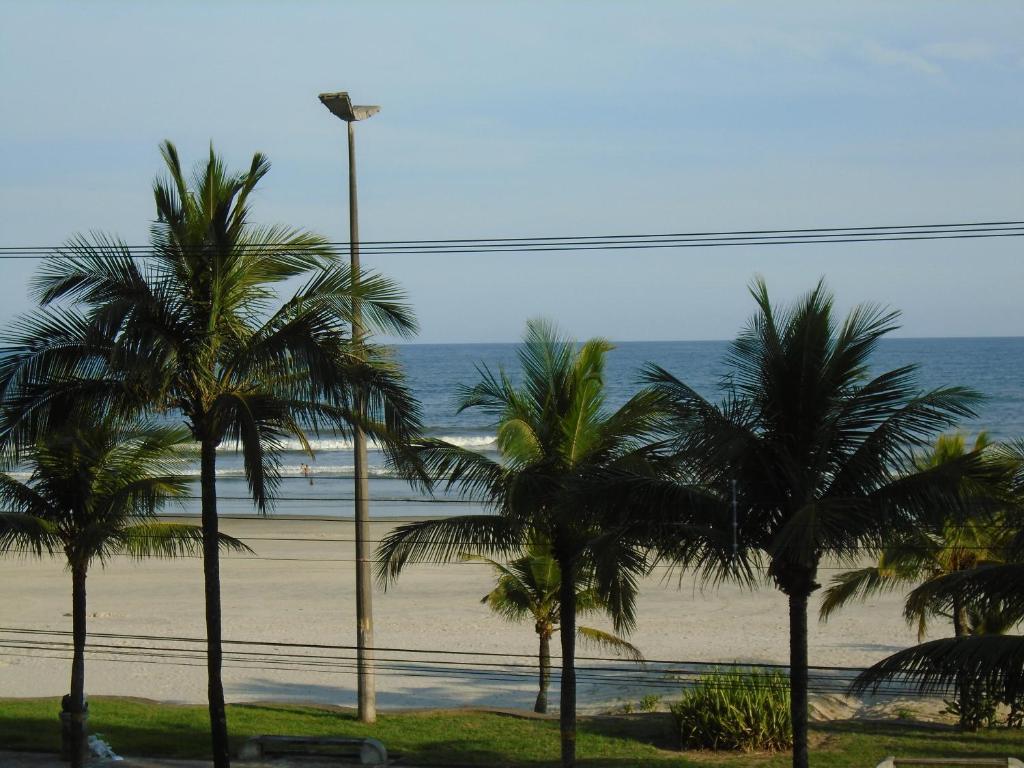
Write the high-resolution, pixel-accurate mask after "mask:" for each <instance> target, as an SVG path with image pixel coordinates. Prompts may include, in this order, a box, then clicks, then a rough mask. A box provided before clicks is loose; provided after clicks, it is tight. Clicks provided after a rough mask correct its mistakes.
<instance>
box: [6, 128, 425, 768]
mask: <svg viewBox="0 0 1024 768" xmlns="http://www.w3.org/2000/svg"><path fill="white" fill-rule="evenodd" d="M161 153H162V155H163V158H164V161H165V164H166V171H167V173H166V177H164V178H159V179H157V181H156V182H155V185H154V190H153V191H154V199H155V202H156V211H157V219H156V221H155V223H154V224H153V226H152V228H151V237H150V248H149V249H148V251H147V253H146V257H147V258H144V259H139V258H137V256H138V254H137V253H134V252H132V250H131V249H129V248H128V247H127V246H126V245H125V244H124V243H123V242H121V241H120V240H117V239H116V238H113V237H108V236H105V235H92V236H89V237H85V236H79V237H76V238H74V239H73V240H71V241H70V242H69V243H68V244H67V246H66V247H65V248H63V249H61V250H60V251H59V252H58V253H56V254H55V255H54V257H53V258H49V259H47V260H46V261H45V262H44V264H43V267H42V268H41V269H40V271H39V273H38V275H37V276H36V278H35V281H34V284H33V285H34V291H35V294H36V296H37V298H38V299H39V300H40V302H41V303H42V304H43V305H44V308H43V309H42V310H40V311H39V312H37V313H34V314H32V315H29V316H28V317H26V318H24V319H23V320H21V321H20V322H19V323H18V324H16V325H15V327H14V328H13V330H12V332H10V333H9V334H8V336H7V338H6V340H5V343H4V345H3V348H2V349H0V397H2V399H3V402H4V404H5V409H4V425H3V432H4V434H5V435H6V436H7V437H8V445H13V446H18V445H25V444H29V443H31V442H32V441H34V439H35V438H36V437H37V436H38V435H39V434H42V433H43V432H44V431H45V429H46V426H47V423H48V421H49V420H50V419H51V417H52V415H53V414H54V413H65V412H68V411H70V410H73V409H74V408H75V407H83V408H85V409H88V410H93V409H98V410H101V411H102V410H104V409H109V410H111V411H112V412H131V411H133V410H138V409H142V410H146V411H151V412H161V413H167V414H172V415H175V416H180V417H181V418H183V420H184V422H185V424H186V425H187V426H188V429H189V430H190V432H191V435H192V437H193V439H194V440H195V441H197V442H198V443H199V447H200V460H201V485H202V502H201V504H202V521H203V530H204V532H205V544H204V570H205V574H204V575H205V581H206V587H205V594H206V613H207V616H206V619H207V638H208V644H207V659H208V673H209V686H208V687H209V700H210V718H211V731H212V739H213V757H214V763H215V765H216V766H217V768H226V767H227V766H228V765H229V754H228V747H229V744H228V737H227V720H226V714H225V709H224V693H223V685H222V683H221V674H220V668H221V629H220V623H221V620H220V613H221V611H220V571H219V561H218V554H217V544H216V542H217V535H218V518H217V499H216V456H217V453H216V451H217V447H218V446H219V445H220V444H221V443H223V442H225V441H227V442H228V443H231V444H235V445H237V446H239V447H240V448H241V451H242V453H243V458H244V466H245V474H246V477H247V479H248V484H249V489H250V492H251V494H252V498H253V500H254V502H255V504H256V506H257V508H258V509H259V510H260V511H264V510H266V509H267V508H268V505H269V504H270V503H271V500H272V497H273V491H274V489H275V487H276V484H277V481H278V464H279V459H278V454H279V451H280V449H281V447H282V444H283V441H284V439H285V438H286V437H293V438H297V439H298V440H299V441H300V443H301V444H303V445H304V446H306V448H307V450H308V447H309V446H308V442H307V432H309V431H310V430H312V431H316V430H318V429H320V428H322V427H331V428H333V429H336V430H340V431H341V432H347V431H350V427H351V426H352V425H354V424H356V423H359V424H361V425H362V426H363V428H364V429H365V431H366V433H367V434H368V435H369V436H370V437H372V438H374V439H376V440H377V441H378V442H380V443H381V444H382V445H383V446H384V448H385V449H386V450H387V451H388V453H389V455H390V456H391V457H392V458H393V459H394V460H395V461H400V460H401V457H402V455H403V454H402V446H403V445H404V444H405V443H406V442H408V440H409V439H410V438H411V437H412V436H413V435H414V434H416V433H417V432H418V429H419V408H418V405H417V403H416V401H415V400H414V398H413V397H412V395H411V394H410V392H409V390H408V389H407V387H406V386H405V384H404V382H403V379H402V376H401V373H400V371H399V370H398V368H397V366H396V365H395V364H394V362H393V361H392V360H391V359H390V358H389V357H388V356H387V355H386V354H385V353H384V351H383V350H381V349H379V348H377V347H374V346H373V345H370V344H368V343H366V342H365V341H362V340H360V341H358V342H356V341H353V339H352V335H351V321H352V315H353V303H354V302H358V304H359V306H360V307H361V311H362V317H363V324H364V328H365V329H366V330H367V331H372V330H383V331H387V332H391V333H397V334H409V333H412V332H413V330H414V328H415V322H414V320H413V318H412V315H411V314H410V312H409V310H408V309H407V308H406V305H405V304H404V299H403V296H402V294H401V292H400V291H399V290H398V289H397V288H396V287H395V286H394V285H393V284H392V283H391V282H389V281H388V280H386V279H384V278H382V277H379V276H377V275H374V274H371V273H364V274H361V275H353V274H352V273H351V272H350V270H349V268H348V266H346V265H344V264H342V263H339V260H338V259H337V258H336V255H335V253H334V252H333V251H332V249H331V248H330V247H329V245H328V243H327V242H326V241H325V239H324V238H322V237H320V236H318V235H314V234H311V233H308V232H304V231H301V230H297V229H293V228H291V227H286V226H260V225H256V224H254V223H252V222H251V221H250V205H249V204H250V198H251V195H252V193H253V190H254V189H255V187H256V185H257V184H258V183H259V181H260V180H261V179H262V178H263V177H264V176H265V175H266V173H267V172H268V170H269V168H270V165H269V163H268V161H267V159H266V158H265V157H264V156H263V155H261V154H256V155H254V156H253V158H252V163H251V164H250V166H249V168H248V169H246V170H245V171H242V172H239V173H232V172H229V171H228V170H227V169H226V168H225V166H224V164H223V162H222V161H221V160H220V159H219V158H218V157H217V156H216V155H215V154H214V152H213V149H212V148H211V150H210V154H209V158H208V159H207V161H206V162H204V163H201V164H199V166H198V167H197V168H196V171H195V173H194V174H193V175H192V176H191V177H188V176H186V174H185V172H184V171H183V169H182V167H181V163H180V160H179V157H178V152H177V150H176V149H175V147H174V145H173V144H171V143H170V142H165V143H164V144H163V145H162V146H161ZM286 281H291V283H292V284H293V285H294V284H297V285H298V287H297V288H296V289H294V292H293V293H291V295H290V296H285V297H284V298H283V299H281V298H279V291H282V290H284V289H285V288H288V287H289V286H288V285H286Z"/></svg>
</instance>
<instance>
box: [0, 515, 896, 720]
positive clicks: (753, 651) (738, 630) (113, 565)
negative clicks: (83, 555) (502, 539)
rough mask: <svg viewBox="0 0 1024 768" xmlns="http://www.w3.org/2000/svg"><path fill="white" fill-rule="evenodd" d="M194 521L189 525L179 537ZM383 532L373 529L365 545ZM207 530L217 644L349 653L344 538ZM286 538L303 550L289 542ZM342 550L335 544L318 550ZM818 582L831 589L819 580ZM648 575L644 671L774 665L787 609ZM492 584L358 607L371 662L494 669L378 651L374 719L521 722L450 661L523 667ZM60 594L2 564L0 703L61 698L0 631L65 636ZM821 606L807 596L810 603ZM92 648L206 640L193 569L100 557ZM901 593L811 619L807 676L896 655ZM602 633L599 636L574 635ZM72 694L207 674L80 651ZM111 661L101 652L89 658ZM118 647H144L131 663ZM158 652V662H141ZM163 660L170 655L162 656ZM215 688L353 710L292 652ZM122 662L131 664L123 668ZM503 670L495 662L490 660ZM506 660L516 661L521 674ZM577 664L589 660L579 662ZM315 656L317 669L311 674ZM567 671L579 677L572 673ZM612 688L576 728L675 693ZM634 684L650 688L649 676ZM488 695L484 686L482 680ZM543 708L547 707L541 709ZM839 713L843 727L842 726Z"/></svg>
mask: <svg viewBox="0 0 1024 768" xmlns="http://www.w3.org/2000/svg"><path fill="white" fill-rule="evenodd" d="M193 522H195V521H193ZM390 527H391V524H386V523H374V525H373V537H374V539H379V538H381V536H382V535H384V534H385V533H386V532H387V531H388V530H389V529H390ZM222 529H223V530H224V531H225V532H227V533H229V534H232V535H234V536H238V537H241V538H243V539H245V540H246V541H247V543H248V544H249V545H250V546H251V547H252V548H253V549H255V550H256V552H257V555H258V556H259V558H263V559H255V558H252V557H246V556H241V555H227V556H225V558H224V560H223V562H222V566H221V579H222V589H223V592H222V594H223V621H224V637H225V638H226V639H228V640H264V641H272V642H285V643H287V642H291V643H318V644H328V645H347V646H350V645H352V644H354V642H355V596H354V563H353V562H352V559H353V545H352V543H351V538H352V535H353V531H352V523H351V521H323V520H299V519H284V518H270V519H247V520H225V521H223V523H222ZM288 539H315V541H294V540H291V541H290V540H288ZM331 539H343V541H331ZM824 568H825V569H823V570H822V573H821V580H822V582H823V583H827V581H828V579H830V578H831V576H832V575H833V574H834V573H836V572H837V571H836V570H832V568H834V564H832V563H825V564H824ZM665 576H666V574H665V572H664V571H663V570H659V571H658V572H657V573H656V574H655V575H654V576H653V577H651V578H649V579H647V580H646V581H645V582H644V583H643V585H642V588H641V590H640V597H639V605H638V627H637V630H636V632H635V633H634V634H633V635H632V637H631V640H632V642H633V643H634V644H635V645H637V646H638V647H639V648H640V650H641V651H642V652H643V653H644V655H645V656H646V657H647V658H648V659H664V660H696V661H705V662H734V661H738V662H751V663H782V664H784V663H786V662H787V660H788V629H787V610H786V601H785V598H784V596H783V595H781V594H780V593H779V592H778V591H776V590H775V589H773V588H771V587H770V586H767V585H766V586H764V587H762V588H761V589H759V590H757V591H747V590H742V589H740V588H738V587H735V586H732V585H724V586H721V587H718V588H717V589H708V590H704V591H702V590H701V589H700V588H699V587H697V586H695V585H694V582H693V579H692V577H689V576H684V577H683V579H682V583H681V584H680V582H679V578H678V576H677V575H676V576H671V577H669V578H667V579H666V578H665ZM492 583H493V578H492V573H491V570H490V569H489V568H488V567H486V566H481V565H477V564H455V565H451V566H437V565H424V566H412V567H410V568H409V569H408V570H407V571H406V573H405V574H403V576H402V577H401V578H400V579H399V580H398V582H397V583H395V584H394V585H393V586H391V587H390V588H389V589H388V590H387V592H383V591H381V590H380V589H379V588H378V589H377V591H376V593H375V596H374V621H375V628H374V631H375V640H376V645H377V647H378V648H414V649H429V650H438V649H443V650H447V651H467V652H474V653H480V654H499V655H498V656H479V657H474V656H468V657H463V656H442V655H433V656H431V657H429V661H430V664H429V665H428V666H427V667H424V666H423V665H417V666H415V667H412V668H410V667H403V666H402V664H401V663H400V662H399V661H396V660H401V659H406V660H408V659H411V658H417V659H419V660H420V661H422V660H423V657H418V656H413V655H409V654H404V653H399V652H396V651H383V650H382V651H379V652H378V657H379V658H380V659H381V664H382V667H384V668H382V669H380V670H379V671H378V676H377V688H378V703H379V706H381V707H384V708H387V707H446V706H505V707H531V706H532V703H533V698H534V696H535V688H534V686H535V680H534V677H533V671H532V670H531V669H530V668H529V667H528V666H524V667H510V668H506V669H505V670H504V671H505V672H506V673H507V672H509V671H511V672H513V673H517V674H518V675H519V676H518V677H513V678H511V679H509V678H507V677H501V678H499V677H498V676H497V675H495V674H494V673H493V670H488V669H487V668H486V667H472V666H458V665H449V664H446V663H444V662H450V661H460V662H466V661H470V662H472V661H480V662H485V663H494V662H496V661H497V662H508V663H512V664H524V665H529V664H531V663H532V660H531V655H532V654H535V653H536V635H535V634H534V632H533V628H532V626H531V625H530V624H528V623H523V624H509V623H507V622H505V621H503V620H501V619H500V618H498V617H497V616H495V615H493V614H492V613H491V612H490V611H489V610H488V609H487V607H486V606H484V605H481V604H480V598H481V597H482V596H483V595H484V594H485V593H486V592H487V591H488V590H489V588H490V585H491V584H492ZM70 590H71V584H70V577H69V575H68V573H67V572H66V571H65V569H64V567H63V565H62V564H61V563H60V562H59V561H56V560H42V561H39V560H26V559H15V558H10V557H8V558H6V559H2V560H0V626H2V627H3V628H4V631H3V632H0V644H2V646H3V647H0V697H6V696H17V697H20V696H57V695H60V694H62V693H65V692H66V691H67V690H68V676H69V674H70V663H69V658H70V651H69V650H67V648H66V647H56V646H52V645H49V643H51V642H52V641H53V640H57V641H59V642H62V643H66V642H68V641H69V640H70V637H69V636H68V637H62V636H46V635H35V636H33V635H26V634H15V633H11V632H8V631H7V630H8V629H10V628H21V629H35V630H39V629H43V630H59V631H65V632H69V631H70V629H71V617H70V608H71V595H70ZM819 594H820V593H819ZM88 600H89V603H88V605H89V613H90V618H89V630H90V632H92V633H114V634H127V635H155V636H173V637H177V638H202V637H203V636H204V632H205V630H204V626H205V625H204V612H203V574H202V563H201V561H200V560H198V559H179V560H147V561H143V562H135V561H130V560H127V559H124V558H116V559H114V560H113V561H112V562H109V563H108V564H107V565H106V567H105V568H103V567H100V566H99V565H96V566H95V567H94V568H93V570H92V572H91V574H90V577H89V581H88ZM901 602H902V598H901V596H900V595H899V594H896V595H886V596H883V597H879V598H873V599H871V600H870V601H868V602H866V603H858V604H856V605H852V606H850V607H849V608H847V609H845V610H843V611H841V612H839V613H838V614H837V615H835V616H834V617H833V618H832V619H831V620H830V621H829V622H828V623H827V624H821V623H819V622H818V621H817V620H816V611H817V601H816V600H812V610H813V611H814V612H815V613H814V614H812V616H811V619H810V622H809V624H810V661H811V664H812V665H822V666H825V665H829V666H832V665H834V666H863V665H867V664H870V663H872V662H875V661H878V660H879V659H881V658H883V657H884V656H886V655H888V654H890V653H892V652H894V651H896V650H899V649H901V648H904V647H906V646H908V645H912V644H914V642H915V636H914V633H913V632H912V631H911V630H909V629H908V628H907V626H906V624H905V623H904V621H903V619H902V616H901ZM585 623H588V624H591V625H593V626H599V627H605V628H607V622H606V621H603V620H601V619H600V618H597V617H593V618H588V619H586V620H585ZM90 643H91V647H92V648H93V649H94V652H93V653H90V654H89V655H88V656H87V666H86V674H87V679H86V688H87V691H88V692H89V693H90V694H92V695H100V694H105V695H122V696H139V697H145V698H150V699H156V700H161V701H171V702H203V701H204V700H205V696H206V671H205V661H204V657H203V655H202V648H203V647H202V645H201V644H189V643H183V642H173V643H172V642H168V641H158V640H132V639H116V638H101V637H99V636H98V635H94V636H93V637H92V638H91V639H90ZM101 645H102V646H113V647H106V648H101V647H100V646H101ZM131 646H147V647H148V650H142V651H139V650H138V649H132V648H131ZM156 648H161V649H164V650H153V649H156ZM168 648H170V649H171V650H166V649H168ZM226 648H227V650H228V651H232V652H237V651H244V652H245V653H246V654H250V655H233V656H231V657H230V658H229V659H227V660H226V662H225V669H224V682H225V689H226V694H227V698H228V700H229V701H236V702H240V701H253V700H278V701H306V702H320V703H328V704H340V705H352V704H354V702H355V691H354V687H355V677H354V675H353V674H352V669H351V658H352V652H351V651H346V650H311V649H304V648H268V647H252V646H227V647H226ZM268 652H269V653H273V654H280V653H293V654H317V655H319V656H320V657H321V658H318V659H315V660H312V662H313V665H311V660H309V659H306V660H302V659H292V658H290V657H282V656H274V657H268V656H267V655H266V654H267V653H268ZM126 654H135V655H126ZM506 654H508V656H506ZM511 654H524V656H523V657H521V658H520V657H515V656H511ZM580 654H581V655H599V656H605V655H607V654H605V653H599V652H595V651H593V650H590V651H588V650H587V649H586V648H584V649H581V651H580ZM324 656H331V657H333V658H329V659H328V658H323V657H324ZM581 664H582V663H581ZM611 666H614V667H616V668H617V669H620V670H622V671H621V672H620V673H618V678H619V679H616V678H609V677H608V676H607V675H605V676H603V677H602V678H601V679H595V678H589V679H587V678H586V676H585V675H582V674H581V679H580V687H579V698H580V706H581V710H583V711H598V710H606V709H609V708H614V707H615V706H617V705H619V704H621V703H622V702H626V701H632V702H635V701H637V700H638V698H639V697H640V696H642V695H643V694H644V693H653V694H656V695H668V696H671V695H674V694H675V693H676V688H675V687H667V686H665V685H664V683H661V684H660V685H659V686H653V687H652V686H651V685H646V686H645V685H643V684H641V683H640V682H639V679H638V675H637V674H636V673H633V672H629V671H628V670H630V669H632V668H631V667H630V666H629V665H628V664H626V663H624V662H617V663H615V662H613V663H612V664H611ZM647 677H648V678H650V679H656V677H657V676H654V675H648V676H647ZM496 678H498V679H496ZM552 700H553V701H557V699H556V698H555V699H552ZM818 709H819V710H820V713H824V714H832V715H836V716H839V715H849V714H854V713H855V712H854V710H853V709H850V708H849V707H847V706H846V705H845V704H844V703H843V701H842V699H841V698H837V697H825V698H824V699H823V698H821V697H819V698H818ZM847 710H849V711H847Z"/></svg>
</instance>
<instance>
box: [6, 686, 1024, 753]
mask: <svg viewBox="0 0 1024 768" xmlns="http://www.w3.org/2000/svg"><path fill="white" fill-rule="evenodd" d="M58 709H59V703H58V701H57V700H56V699H2V700H0V747H5V748H9V749H25V750H39V751H56V749H57V746H58V739H59V726H58V723H57V716H56V713H57V711H58ZM90 709H91V716H90V726H91V730H92V731H93V732H98V733H102V734H103V735H104V737H105V738H106V739H107V740H108V741H109V742H110V743H111V745H112V746H113V747H114V749H115V750H116V751H117V752H118V753H120V754H124V755H137V756H138V755H149V756H165V757H205V756H206V755H207V745H208V738H209V737H208V735H207V720H206V710H205V709H204V708H203V707H199V706H177V705H171V704H157V703H153V702H148V701H140V700H136V699H118V698H103V697H99V698H94V699H92V700H91V702H90ZM228 722H229V725H230V728H231V733H232V737H233V739H234V743H235V747H236V749H237V748H238V747H239V746H241V744H242V742H243V741H244V740H245V738H246V737H248V736H252V735H255V734H260V733H274V734H302V735H334V736H374V737H376V738H378V739H380V740H381V741H383V742H384V744H386V745H387V747H388V750H389V751H390V752H394V753H397V754H400V755H402V756H403V757H405V758H406V760H407V761H408V762H411V763H423V764H429V763H441V764H444V765H493V766H547V765H552V766H553V765H556V764H557V756H558V724H557V722H555V721H552V720H537V719H533V718H529V717H518V716H514V715H502V714H490V713H481V712H471V711H451V710H446V711H436V710H434V711H423V712H414V713H401V714H384V715H382V716H381V718H380V722H378V723H377V724H376V725H373V726H365V725H361V724H360V723H358V722H357V721H356V720H355V718H354V716H353V714H352V712H351V711H349V710H343V709H333V708H328V707H298V706H286V705H273V706H271V705H257V704H236V705H232V706H229V707H228ZM812 738H813V741H814V749H813V750H812V761H811V762H812V764H813V765H815V766H833V767H834V768H865V767H867V768H871V766H874V765H875V763H876V762H877V761H878V760H880V759H881V758H883V757H885V756H886V755H890V754H896V755H907V756H910V755H913V756H916V757H958V756H966V755H971V756H992V757H1005V756H1007V755H1013V756H1018V757H1019V756H1024V733H1022V732H1020V731H1008V730H993V731H988V732H984V733H980V734H963V733H959V732H957V731H955V730H953V729H951V728H932V727H925V726H915V725H910V724H906V723H902V722H900V723H887V724H878V723H849V722H845V723H834V724H830V725H827V726H816V727H815V729H814V732H813V735H812ZM671 742H672V736H671V719H670V718H669V717H668V716H666V715H662V714H637V715H620V716H615V717H600V718H582V720H581V723H580V735H579V755H580V757H581V763H582V764H583V765H587V766H622V767H623V768H625V766H639V765H657V766H666V767H668V766H704V765H706V766H722V767H723V768H725V767H727V766H732V765H740V764H743V765H751V764H755V765H757V766H764V767H765V768H774V767H775V766H778V767H779V768H782V766H786V765H788V764H789V759H788V756H787V755H786V754H776V755H763V754H756V755H736V754H728V755H727V754H723V753H719V754H716V753H711V752H703V753H702V752H686V753H680V752H676V751H674V750H673V749H672V743H671Z"/></svg>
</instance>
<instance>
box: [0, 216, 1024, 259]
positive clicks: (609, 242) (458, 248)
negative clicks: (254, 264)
mask: <svg viewBox="0 0 1024 768" xmlns="http://www.w3.org/2000/svg"><path fill="white" fill-rule="evenodd" d="M1021 225H1024V221H988V222H968V223H952V224H923V225H921V224H916V225H915V224H899V225H874V226H864V227H820V228H798V229H788V230H787V229H764V230H733V231H715V232H683V233H667V234H665V233H659V234H653V233H648V234H632V235H582V236H558V237H515V238H449V239H441V240H437V239H434V240H431V239H423V240H378V241H367V242H364V243H362V244H361V246H362V250H363V251H364V252H365V253H367V254H368V255H369V254H376V255H403V254H405V255H427V254H444V253H449V254H452V253H470V254H472V253H510V252H519V253H528V252H536V251H541V252H544V251H563V252H564V251H574V250H626V249H640V250H643V249H649V248H704V247H721V246H741V245H796V244H808V243H811V244H813V243H856V242H874V241H879V242H893V241H902V240H950V239H974V238H992V237H1021V236H1024V226H1021ZM322 245H323V247H326V248H332V249H337V250H339V252H340V251H341V250H342V249H344V248H347V247H348V243H347V242H344V241H334V242H325V243H323V244H322ZM79 247H80V246H78V245H76V244H75V243H67V244H65V245H61V246H4V247H0V259H19V258H20V259H40V258H43V259H48V258H63V259H75V258H81V257H80V256H79V255H77V252H76V251H77V249H78V248H79ZM91 248H92V249H93V250H94V251H98V252H104V251H106V252H108V253H109V254H110V255H119V256H124V255H127V256H131V257H133V258H150V257H154V256H158V255H160V251H159V250H158V249H155V248H154V247H153V246H148V245H147V246H128V245H124V246H121V245H114V244H104V243H97V244H93V245H92V246H91ZM247 249H248V250H250V251H253V252H257V253H258V252H261V251H268V252H269V251H275V252H276V251H282V250H289V249H295V250H303V251H305V250H308V248H305V247H301V248H300V247H297V246H293V245H291V244H289V243H262V244H252V245H249V246H236V248H235V250H236V252H244V251H245V250H247ZM206 250H207V249H206V248H198V249H197V251H196V252H198V253H202V252H205V251H206ZM172 253H180V250H179V251H172ZM186 253H187V252H186Z"/></svg>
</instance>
